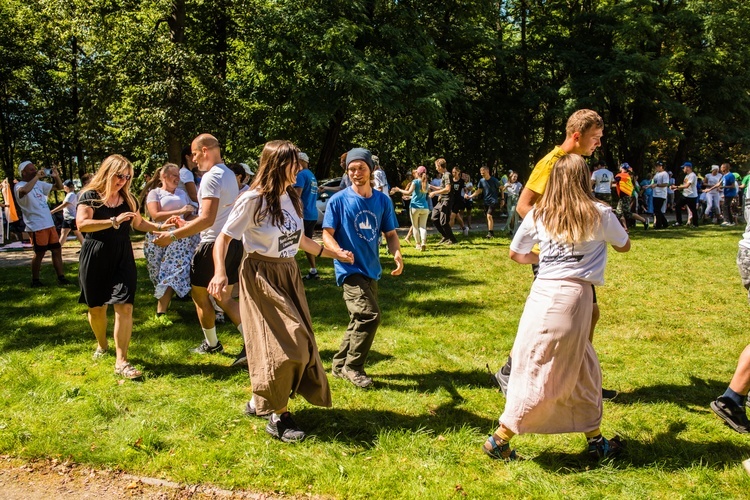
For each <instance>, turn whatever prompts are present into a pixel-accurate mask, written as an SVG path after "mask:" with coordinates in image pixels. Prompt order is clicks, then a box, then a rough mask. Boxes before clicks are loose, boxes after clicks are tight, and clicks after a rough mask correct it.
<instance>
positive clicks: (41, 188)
mask: <svg viewBox="0 0 750 500" xmlns="http://www.w3.org/2000/svg"><path fill="white" fill-rule="evenodd" d="M26 184H28V183H27V182H24V181H19V182H18V184H16V187H15V190H16V199H18V205H19V206H20V207H21V211H22V212H23V223H24V224H26V229H27V230H28V231H41V230H42V229H47V228H48V227H54V225H55V223H54V221H53V220H52V214H51V213H50V211H49V205H47V197H48V196H49V193H50V191H52V184H50V183H49V182H44V181H36V184H34V187H33V188H31V191H29V193H28V194H27V195H26V196H24V197H23V198H21V197H20V196H18V190H19V189H21V188H22V187H23V186H25V185H26Z"/></svg>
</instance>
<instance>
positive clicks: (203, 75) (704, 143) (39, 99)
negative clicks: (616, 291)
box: [0, 0, 750, 181]
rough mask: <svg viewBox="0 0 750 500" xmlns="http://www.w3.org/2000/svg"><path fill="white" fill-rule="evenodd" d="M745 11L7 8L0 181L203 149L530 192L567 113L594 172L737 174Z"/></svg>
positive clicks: (100, 0) (2, 19)
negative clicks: (439, 174) (508, 176)
mask: <svg viewBox="0 0 750 500" xmlns="http://www.w3.org/2000/svg"><path fill="white" fill-rule="evenodd" d="M749 14H750V4H748V3H747V2H743V1H740V0H599V1H597V0H507V1H497V0H495V1H490V0H473V1H465V0H440V1H435V0H346V1H344V0H295V1H289V0H86V1H84V0H64V1H63V0H25V1H21V0H0V135H2V154H1V155H0V161H1V162H2V167H3V171H4V173H5V176H13V174H14V172H15V167H16V166H17V165H18V163H19V162H20V161H21V160H25V159H31V160H33V161H35V162H37V163H39V164H47V163H58V164H60V165H61V167H62V168H63V171H64V173H65V175H66V176H68V177H71V176H73V175H75V174H79V175H80V174H81V173H83V172H84V171H86V170H89V171H90V170H93V169H94V168H96V165H97V164H98V162H99V161H101V159H102V158H103V157H104V156H106V155H108V154H111V153H115V152H117V153H122V154H124V155H126V156H127V157H128V158H130V159H131V160H132V161H133V162H134V164H135V165H136V167H137V168H138V169H139V170H143V171H150V170H153V169H154V168H156V167H157V166H159V165H160V164H161V163H162V162H164V161H166V160H171V161H178V160H179V152H180V149H181V147H182V146H183V145H185V144H187V143H188V141H189V140H190V139H191V138H192V137H194V136H195V135H197V134H198V133H201V132H211V133H213V134H214V135H216V136H217V137H218V138H219V140H220V141H221V143H222V146H223V148H224V154H225V156H226V157H227V158H229V159H231V160H235V161H247V160H249V159H252V158H256V157H257V155H258V154H259V151H260V149H261V148H262V145H263V144H264V143H265V142H266V141H267V140H271V139H276V138H285V139H289V140H291V141H293V142H295V143H296V144H298V145H299V146H300V147H301V148H302V149H303V150H305V151H306V152H307V153H308V154H309V155H310V157H311V159H312V160H311V163H312V165H311V166H312V168H313V170H314V171H315V173H316V174H317V175H318V177H321V178H324V177H329V176H334V175H337V174H338V167H337V165H338V161H337V158H338V156H339V154H341V153H342V152H344V151H346V150H347V149H349V148H350V147H352V146H354V145H358V146H364V147H368V148H370V149H371V150H372V151H373V152H374V153H376V154H378V155H379V156H380V158H381V163H382V164H383V165H385V167H386V169H387V171H388V173H389V176H391V177H393V179H392V180H394V181H395V180H399V179H400V178H402V177H403V176H405V175H406V173H407V172H408V170H409V169H410V168H413V167H415V166H417V165H419V164H428V162H431V161H433V160H434V159H435V158H437V157H439V156H443V157H445V158H447V159H448V162H449V164H450V165H458V166H460V167H462V168H463V169H465V170H469V171H470V172H473V173H475V172H478V169H479V167H480V166H482V165H489V166H491V167H493V168H496V169H498V168H500V169H506V170H507V169H513V170H516V171H519V172H520V173H521V177H522V178H524V177H525V175H526V173H528V171H529V170H530V168H531V167H532V166H533V164H534V162H535V161H536V160H537V159H538V158H540V157H541V156H543V155H544V154H545V153H546V152H547V151H548V150H549V149H550V148H551V147H552V146H553V145H555V144H559V143H561V142H562V140H563V138H564V137H563V134H564V124H565V120H566V118H567V116H568V115H569V114H570V113H571V112H572V111H574V110H575V109H578V108H582V107H587V108H591V109H594V110H596V111H598V112H599V113H600V114H601V115H602V116H603V118H604V121H605V137H604V140H603V144H602V148H601V149H600V151H599V152H598V153H597V155H598V156H600V157H601V158H604V159H605V160H607V161H608V163H609V164H610V165H615V164H617V163H618V162H623V161H627V162H628V163H630V164H631V165H632V166H634V167H635V169H636V171H645V170H649V169H650V168H651V166H652V165H653V163H654V161H655V160H656V159H661V160H663V161H665V162H666V164H667V165H671V166H673V167H674V166H678V165H680V164H681V163H682V162H683V161H686V160H691V161H693V162H694V163H696V164H697V165H699V166H701V167H699V168H702V167H704V166H705V165H709V164H711V163H719V162H721V161H725V160H729V161H731V162H733V163H739V164H743V163H745V162H746V161H747V160H748V146H749V145H750V95H749V94H748V89H750V31H748V30H747V29H745V26H746V24H747V21H748V20H750V15H749Z"/></svg>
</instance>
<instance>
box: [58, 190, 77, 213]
mask: <svg viewBox="0 0 750 500" xmlns="http://www.w3.org/2000/svg"><path fill="white" fill-rule="evenodd" d="M65 203H67V204H68V206H67V207H65V208H63V211H62V213H63V219H65V220H73V219H75V218H76V207H78V196H76V194H75V193H74V192H73V191H71V192H70V193H68V194H66V195H65V199H64V200H63V204H65Z"/></svg>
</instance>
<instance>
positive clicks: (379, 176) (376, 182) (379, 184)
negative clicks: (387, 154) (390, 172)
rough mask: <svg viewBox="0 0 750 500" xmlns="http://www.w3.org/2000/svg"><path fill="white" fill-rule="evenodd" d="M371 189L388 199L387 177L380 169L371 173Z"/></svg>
mask: <svg viewBox="0 0 750 500" xmlns="http://www.w3.org/2000/svg"><path fill="white" fill-rule="evenodd" d="M372 187H373V188H375V189H377V190H378V191H381V192H383V193H384V194H386V195H387V196H388V197H390V194H389V193H388V192H389V191H390V190H389V189H388V177H386V175H385V171H384V170H383V169H382V168H381V169H378V170H376V171H375V172H374V173H373V186H372Z"/></svg>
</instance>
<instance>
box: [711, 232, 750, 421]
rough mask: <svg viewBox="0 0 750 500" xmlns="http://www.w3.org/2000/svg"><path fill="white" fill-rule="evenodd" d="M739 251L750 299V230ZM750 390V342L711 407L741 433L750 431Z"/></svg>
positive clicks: (738, 261)
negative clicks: (749, 404) (749, 408)
mask: <svg viewBox="0 0 750 500" xmlns="http://www.w3.org/2000/svg"><path fill="white" fill-rule="evenodd" d="M739 246H740V249H739V252H737V268H738V269H739V271H740V277H741V278H742V284H743V285H744V286H745V289H746V290H748V295H747V299H748V301H750V232H745V234H743V235H742V240H740V244H739ZM748 391H750V344H748V345H747V346H746V347H745V349H744V350H743V351H742V354H740V359H739V361H738V362H737V369H736V370H735V372H734V375H733V376H732V380H731V382H729V387H727V390H726V391H724V394H722V395H721V396H719V397H718V398H716V401H712V402H711V409H712V410H713V412H714V413H716V414H717V415H718V416H719V417H720V418H721V419H722V420H724V422H726V424H727V425H728V426H729V427H731V428H732V429H734V430H736V431H737V432H739V433H741V434H747V433H748V432H750V422H749V421H748V419H747V415H746V414H745V403H746V402H747V393H748Z"/></svg>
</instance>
